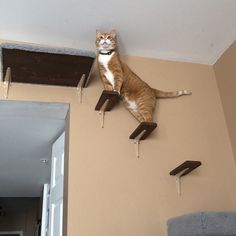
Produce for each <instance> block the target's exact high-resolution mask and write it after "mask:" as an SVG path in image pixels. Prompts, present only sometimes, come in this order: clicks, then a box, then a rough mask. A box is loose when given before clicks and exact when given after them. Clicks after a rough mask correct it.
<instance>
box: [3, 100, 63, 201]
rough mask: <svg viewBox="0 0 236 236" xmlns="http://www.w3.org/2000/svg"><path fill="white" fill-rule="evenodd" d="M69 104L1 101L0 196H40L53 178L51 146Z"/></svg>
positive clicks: (57, 134)
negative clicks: (45, 161) (45, 159)
mask: <svg viewBox="0 0 236 236" xmlns="http://www.w3.org/2000/svg"><path fill="white" fill-rule="evenodd" d="M67 111H68V104H59V103H37V102H17V101H0V197H36V196H40V194H41V191H42V185H43V184H44V183H48V182H49V181H50V162H49V164H48V165H42V164H41V163H40V159H41V158H48V159H49V160H50V158H51V145H52V143H53V141H55V139H56V138H57V137H58V136H59V134H60V133H61V132H62V131H63V129H64V126H65V117H66V114H67Z"/></svg>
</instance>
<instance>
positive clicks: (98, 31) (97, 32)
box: [96, 29, 101, 37]
mask: <svg viewBox="0 0 236 236" xmlns="http://www.w3.org/2000/svg"><path fill="white" fill-rule="evenodd" d="M100 35H101V32H100V30H98V29H97V30H96V36H97V37H99V36H100Z"/></svg>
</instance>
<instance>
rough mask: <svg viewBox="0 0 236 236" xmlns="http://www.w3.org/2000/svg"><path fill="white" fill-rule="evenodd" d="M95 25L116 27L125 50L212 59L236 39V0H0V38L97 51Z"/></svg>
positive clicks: (203, 60)
mask: <svg viewBox="0 0 236 236" xmlns="http://www.w3.org/2000/svg"><path fill="white" fill-rule="evenodd" d="M96 29H101V30H104V31H107V30H110V29H116V30H117V32H118V35H119V37H118V38H119V48H120V51H121V52H122V53H125V54H129V55H135V56H144V57H153V58H161V59H170V60H180V61H190V62H198V63H203V64H213V63H214V62H215V61H216V60H217V59H218V58H219V56H220V55H221V54H222V53H223V52H224V51H225V50H226V49H227V48H228V47H229V46H230V45H231V44H232V43H233V42H234V41H235V39H236V1H235V0H204V1H203V0H202V1H200V0H145V1H138V0H102V1H94V0H40V1H38V0H21V1H19V0H11V1H9V0H1V1H0V38H2V39H9V40H15V41H26V42H31V43H40V44H48V45H53V46H67V47H73V48H80V49H86V50H93V51H94V50H95V46H94V39H95V30H96Z"/></svg>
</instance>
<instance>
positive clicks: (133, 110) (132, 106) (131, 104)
mask: <svg viewBox="0 0 236 236" xmlns="http://www.w3.org/2000/svg"><path fill="white" fill-rule="evenodd" d="M123 104H124V105H125V107H126V108H127V110H128V111H129V112H130V113H131V114H132V115H133V116H134V117H135V118H136V119H137V120H138V121H139V122H144V119H143V116H142V115H141V114H140V112H139V111H138V107H137V105H136V103H135V102H134V101H128V100H127V99H124V100H123Z"/></svg>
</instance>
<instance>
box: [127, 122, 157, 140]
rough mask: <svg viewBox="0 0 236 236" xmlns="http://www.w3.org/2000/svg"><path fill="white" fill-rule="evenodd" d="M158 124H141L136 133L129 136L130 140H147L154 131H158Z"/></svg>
mask: <svg viewBox="0 0 236 236" xmlns="http://www.w3.org/2000/svg"><path fill="white" fill-rule="evenodd" d="M156 127H157V123H154V122H141V123H140V124H139V126H138V127H137V128H136V129H135V130H134V132H133V133H132V134H131V135H130V136H129V138H130V139H138V140H144V139H146V138H147V137H148V136H149V135H150V134H151V133H152V131H153V130H154V129H156Z"/></svg>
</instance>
